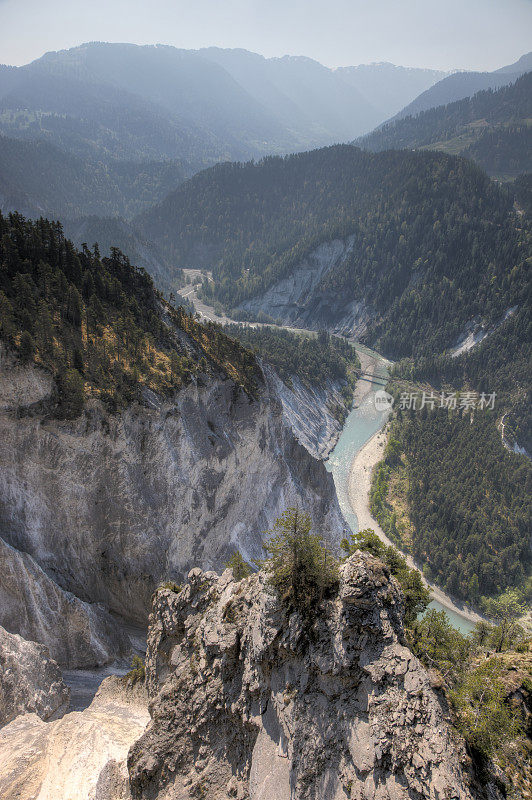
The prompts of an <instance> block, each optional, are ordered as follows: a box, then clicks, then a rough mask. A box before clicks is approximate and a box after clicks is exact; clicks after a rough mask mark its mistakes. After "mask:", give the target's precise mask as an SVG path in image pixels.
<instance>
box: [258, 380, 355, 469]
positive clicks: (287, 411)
mask: <svg viewBox="0 0 532 800" xmlns="http://www.w3.org/2000/svg"><path fill="white" fill-rule="evenodd" d="M267 373H268V380H269V381H271V382H272V384H273V386H274V387H275V392H276V394H277V395H278V396H279V398H280V400H281V402H282V404H283V411H284V415H285V418H286V420H287V422H288V424H289V425H290V427H291V428H292V431H293V432H294V435H295V437H296V439H297V440H298V441H299V442H301V444H302V445H304V447H306V449H307V450H308V451H309V453H310V454H311V455H312V456H314V458H319V459H325V458H327V457H328V455H329V454H330V452H331V451H332V450H333V449H334V446H335V444H336V442H337V441H338V437H339V436H340V433H341V431H342V422H341V415H342V414H345V413H346V409H345V402H344V399H343V396H342V388H343V386H342V384H341V383H340V381H336V382H331V383H329V385H328V386H327V387H326V388H324V389H322V388H320V387H318V386H307V385H305V384H304V383H303V382H302V381H301V380H300V379H299V378H298V376H297V375H293V376H292V380H291V383H292V385H291V386H287V385H286V384H285V383H284V382H283V381H282V380H281V378H280V377H279V376H278V375H277V374H276V373H275V372H274V371H273V369H271V368H267Z"/></svg>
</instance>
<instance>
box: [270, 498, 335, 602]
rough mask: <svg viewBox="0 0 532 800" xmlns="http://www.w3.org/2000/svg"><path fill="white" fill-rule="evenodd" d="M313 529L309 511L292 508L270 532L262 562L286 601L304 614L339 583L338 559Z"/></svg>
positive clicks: (273, 584) (274, 585) (272, 583)
mask: <svg viewBox="0 0 532 800" xmlns="http://www.w3.org/2000/svg"><path fill="white" fill-rule="evenodd" d="M311 529H312V520H311V518H310V516H309V515H308V514H306V513H304V512H302V511H301V510H300V509H299V508H288V509H287V510H286V511H285V512H284V513H283V514H282V515H281V516H280V517H279V518H278V519H277V520H276V522H275V525H274V527H273V530H272V531H270V532H269V539H268V540H267V541H266V543H265V545H264V549H265V551H266V553H267V558H266V560H264V561H263V562H262V564H261V565H262V567H263V568H264V569H265V570H266V572H267V573H268V579H269V582H270V584H271V585H272V586H273V587H274V588H275V589H276V591H277V592H278V594H279V597H280V598H281V601H282V602H283V604H284V605H286V606H287V607H288V608H289V609H297V610H299V611H301V612H302V613H304V614H306V613H308V612H309V611H310V610H311V608H313V607H314V606H315V604H316V603H319V602H320V601H321V600H322V599H323V598H324V597H325V596H326V595H328V594H329V593H330V592H331V591H332V590H334V589H335V588H336V587H337V585H338V561H337V559H336V558H335V557H334V556H333V555H332V554H331V553H330V551H329V550H328V548H327V547H326V545H325V544H324V542H323V541H322V539H321V537H320V536H319V535H318V534H315V533H312V531H311Z"/></svg>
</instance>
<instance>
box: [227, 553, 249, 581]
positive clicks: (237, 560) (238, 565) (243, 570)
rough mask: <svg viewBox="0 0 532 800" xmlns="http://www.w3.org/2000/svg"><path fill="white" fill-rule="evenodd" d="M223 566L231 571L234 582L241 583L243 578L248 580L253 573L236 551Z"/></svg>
mask: <svg viewBox="0 0 532 800" xmlns="http://www.w3.org/2000/svg"><path fill="white" fill-rule="evenodd" d="M225 566H226V567H227V568H229V569H232V570H233V578H234V579H235V581H241V580H242V579H243V578H248V577H249V576H250V575H251V573H252V572H253V570H252V569H251V567H250V566H249V564H248V563H247V562H246V561H244V559H243V558H242V556H241V554H240V553H239V552H238V550H237V551H236V552H235V553H233V555H232V556H231V558H230V559H229V561H228V562H227V563H226V565H225Z"/></svg>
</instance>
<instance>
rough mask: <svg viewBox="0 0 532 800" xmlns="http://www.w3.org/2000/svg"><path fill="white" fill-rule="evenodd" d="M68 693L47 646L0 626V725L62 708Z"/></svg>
mask: <svg viewBox="0 0 532 800" xmlns="http://www.w3.org/2000/svg"><path fill="white" fill-rule="evenodd" d="M69 697H70V690H69V689H68V687H67V686H65V684H64V683H63V679H62V677H61V671H60V669H59V667H58V666H57V664H56V662H55V661H53V660H52V659H51V658H50V653H49V652H48V649H47V648H46V647H44V646H43V645H41V644H36V643H35V642H27V641H25V640H24V639H23V638H22V637H21V636H17V635H16V634H12V633H9V632H8V631H6V630H4V629H3V628H0V725H5V724H6V723H8V722H11V720H12V719H15V717H16V716H18V715H19V714H26V713H31V714H34V715H37V716H36V718H39V717H40V719H43V720H44V719H49V718H50V717H51V716H53V715H54V714H59V713H61V711H65V710H66V708H67V707H68V701H69ZM3 756H4V754H3V752H2V759H3ZM2 797H3V795H2Z"/></svg>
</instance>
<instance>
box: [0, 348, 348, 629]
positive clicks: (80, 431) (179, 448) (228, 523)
mask: <svg viewBox="0 0 532 800" xmlns="http://www.w3.org/2000/svg"><path fill="white" fill-rule="evenodd" d="M50 391H51V386H50V382H48V383H47V382H46V379H45V376H44V377H43V376H42V375H40V374H39V373H37V371H36V370H33V368H26V369H25V370H24V369H20V368H18V367H13V366H12V365H11V366H10V364H9V362H8V361H5V363H2V368H1V369H0V440H1V441H2V443H3V446H2V448H0V536H2V538H3V539H4V541H6V542H7V543H8V544H10V545H11V546H12V547H15V548H16V549H17V550H19V551H21V552H24V553H27V554H28V555H29V556H31V558H32V559H33V560H34V561H35V562H36V563H37V564H38V565H39V566H40V567H41V568H42V569H43V570H44V572H45V573H46V574H47V575H48V576H49V577H50V578H52V579H53V580H54V581H55V583H57V585H58V586H60V587H61V588H62V589H64V590H65V591H70V592H72V593H73V594H75V595H76V596H77V597H79V598H80V599H81V600H84V601H88V602H91V603H95V602H101V603H103V604H104V605H105V606H106V607H108V608H110V609H111V610H112V611H114V612H116V613H117V614H120V615H121V616H124V617H126V618H128V619H129V620H131V621H135V622H138V623H140V624H144V623H145V622H146V619H147V615H148V611H149V608H150V598H151V595H152V593H153V591H154V589H155V588H156V586H157V585H158V583H159V582H161V581H162V580H165V579H168V578H171V579H174V580H182V579H183V578H184V577H185V576H186V574H187V573H188V571H189V570H190V568H191V567H192V566H194V565H195V564H199V565H201V566H202V567H203V568H205V569H210V568H219V567H220V566H221V565H222V564H224V563H225V562H226V561H227V559H228V558H229V556H230V555H231V553H232V552H233V551H234V549H235V548H238V549H239V550H240V551H241V552H242V553H243V554H244V555H245V556H247V557H248V558H252V557H255V556H260V555H261V546H262V534H263V532H264V531H265V530H267V529H268V528H269V527H270V526H271V525H272V523H273V522H274V520H275V519H276V517H278V516H279V515H280V513H282V511H283V510H284V508H285V507H286V506H287V505H295V504H298V505H300V506H304V507H305V508H306V509H308V510H309V512H310V513H311V515H312V517H313V518H314V519H316V520H319V521H320V523H322V525H321V527H322V530H323V532H324V535H325V536H328V537H329V538H330V539H334V540H339V539H340V538H341V535H342V530H343V524H344V523H343V519H342V516H341V512H340V509H339V506H338V501H337V499H336V493H335V490H334V482H333V479H332V476H331V475H329V474H328V473H327V471H326V469H325V467H324V465H323V464H322V463H320V462H319V461H317V460H316V459H314V458H312V456H311V455H310V454H309V453H308V451H307V450H305V448H304V447H303V446H302V445H301V444H299V443H298V442H297V440H296V439H295V437H294V434H293V433H292V430H291V428H290V426H289V424H288V423H287V422H286V420H285V418H284V416H283V409H282V404H281V402H280V400H279V398H278V396H277V395H276V394H275V391H274V389H273V388H272V387H271V386H267V385H265V386H264V387H263V389H262V392H261V396H260V398H258V399H254V400H252V399H250V398H249V397H248V396H247V395H245V394H244V392H243V391H241V390H240V389H239V388H238V387H237V386H235V384H234V383H233V382H232V381H230V380H227V379H224V378H221V377H220V378H215V377H212V376H211V377H209V378H205V380H204V381H203V382H202V380H200V381H198V383H197V384H196V385H190V386H188V387H187V388H186V389H183V390H182V391H180V392H178V393H177V394H176V396H175V398H174V399H173V401H171V402H170V401H164V402H163V401H161V400H160V399H159V398H157V397H156V396H155V395H153V397H150V398H148V399H147V403H148V400H149V405H150V407H146V406H140V405H133V406H131V407H130V408H128V409H127V410H125V411H124V412H123V413H121V414H116V415H110V414H107V413H106V412H105V411H104V409H103V408H102V407H101V406H100V405H98V404H97V403H94V402H92V403H90V404H89V405H88V408H87V410H86V412H85V413H84V414H83V415H82V416H81V417H80V418H79V419H76V420H63V421H60V420H56V419H51V418H49V417H47V416H46V414H44V413H43V411H42V408H43V407H45V405H46V402H47V397H48V394H49V392H50ZM47 393H48V394H47Z"/></svg>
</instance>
